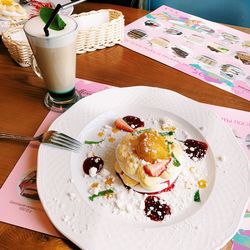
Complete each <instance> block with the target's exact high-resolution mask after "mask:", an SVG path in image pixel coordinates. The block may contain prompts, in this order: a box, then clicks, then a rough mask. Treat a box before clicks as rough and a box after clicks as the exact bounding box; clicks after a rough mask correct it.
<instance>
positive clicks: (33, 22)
mask: <svg viewBox="0 0 250 250" xmlns="http://www.w3.org/2000/svg"><path fill="white" fill-rule="evenodd" d="M62 19H63V21H64V22H65V23H66V26H65V27H64V29H62V30H59V31H56V30H52V29H49V36H45V33H44V30H43V28H44V26H45V23H44V22H43V21H42V19H41V18H40V17H39V16H37V17H33V18H32V19H30V20H29V21H27V22H26V24H25V26H24V31H25V34H26V36H27V38H28V41H29V44H30V46H31V48H32V51H33V54H34V57H35V59H36V62H37V65H38V68H39V70H40V74H41V76H42V78H43V79H44V82H45V85H46V88H47V89H48V94H47V96H46V97H45V105H46V106H47V107H49V108H50V109H52V110H54V111H59V112H63V111H64V110H65V109H67V108H69V107H70V106H71V105H72V104H73V103H75V102H76V101H77V100H78V99H79V97H78V95H77V93H76V91H75V71H76V35H77V33H76V30H77V23H76V22H75V20H74V19H73V18H71V17H69V16H63V17H62ZM33 69H34V67H33ZM34 71H35V72H36V73H38V74H39V72H37V70H36V69H34Z"/></svg>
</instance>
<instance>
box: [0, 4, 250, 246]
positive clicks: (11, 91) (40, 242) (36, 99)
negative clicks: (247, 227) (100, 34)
mask: <svg viewBox="0 0 250 250" xmlns="http://www.w3.org/2000/svg"><path fill="white" fill-rule="evenodd" d="M104 8H111V9H117V10H120V11H122V12H123V14H124V16H125V21H126V24H129V23H131V22H133V21H135V20H136V19H138V18H140V17H142V16H144V15H145V14H146V11H144V10H140V9H133V8H127V7H122V6H118V5H117V6H116V5H110V4H97V3H82V4H81V5H79V6H76V7H75V13H80V12H83V11H84V12H87V11H91V10H98V9H104ZM236 28H237V29H239V30H242V31H245V32H247V33H249V34H250V29H246V28H239V27H236ZM0 46H1V47H0V51H1V54H0V117H1V119H0V131H5V132H10V133H17V134H23V135H33V134H34V133H35V132H36V130H37V128H38V126H39V125H40V124H41V122H42V121H43V119H44V118H45V116H46V115H47V113H48V110H47V109H46V108H45V107H44V105H43V98H44V95H45V93H46V90H45V89H44V88H41V85H42V81H41V80H40V79H38V78H37V77H36V76H35V75H34V73H33V72H32V70H31V69H30V68H22V67H20V66H18V65H17V64H16V63H15V62H14V61H13V60H12V59H11V57H10V56H9V54H8V52H7V50H6V48H5V47H4V45H3V44H2V43H1V45H0ZM77 77H78V78H82V79H87V80H92V81H96V82H102V83H106V84H110V85H113V86H118V87H126V86H134V85H148V86H155V87H162V88H167V89H171V90H174V91H177V92H179V93H180V94H182V95H185V96H187V97H190V98H192V99H194V100H197V101H200V102H204V103H209V104H213V105H219V106H224V107H229V108H235V109H240V110H245V111H250V105H249V102H248V101H247V100H244V99H242V98H240V97H238V96H236V95H233V94H230V93H228V92H226V91H223V90H221V89H219V88H216V87H214V86H212V85H210V84H207V83H205V82H202V81H200V80H198V79H196V78H193V77H191V76H189V75H186V74H184V73H182V72H180V71H177V70H175V69H173V68H170V67H168V66H166V65H163V64H161V63H158V62H156V61H154V60H152V59H149V58H147V57H145V56H142V55H140V54H137V53H135V52H133V51H131V50H129V49H126V48H124V47H122V46H118V45H117V46H114V47H111V48H107V49H104V50H99V51H95V52H92V53H86V54H83V55H78V56H77ZM0 149H1V151H0V185H1V186H2V185H3V183H4V181H5V180H6V178H7V176H8V175H9V174H10V172H11V171H12V169H13V167H14V166H15V164H16V162H17V160H18V159H19V158H20V156H21V155H22V153H23V151H24V149H25V145H24V144H19V143H9V142H6V141H5V142H4V141H0ZM0 205H1V203H0ZM24 241H25V243H24ZM230 244H231V243H228V245H227V246H226V247H225V248H224V250H225V249H229V247H230ZM59 248H60V249H71V248H73V249H76V248H77V247H76V246H74V245H73V244H72V243H70V242H69V241H67V240H61V239H57V238H55V237H50V236H47V235H45V234H41V233H37V232H33V231H30V230H26V229H23V228H19V227H16V226H12V225H8V224H5V223H0V249H59Z"/></svg>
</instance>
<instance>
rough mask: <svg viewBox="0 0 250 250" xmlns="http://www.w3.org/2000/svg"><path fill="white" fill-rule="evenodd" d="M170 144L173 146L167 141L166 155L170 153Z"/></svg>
mask: <svg viewBox="0 0 250 250" xmlns="http://www.w3.org/2000/svg"><path fill="white" fill-rule="evenodd" d="M171 144H173V142H171V141H167V151H168V153H170V152H171V149H170V145H171Z"/></svg>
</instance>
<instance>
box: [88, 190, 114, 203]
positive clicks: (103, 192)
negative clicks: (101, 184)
mask: <svg viewBox="0 0 250 250" xmlns="http://www.w3.org/2000/svg"><path fill="white" fill-rule="evenodd" d="M112 193H114V191H113V190H112V189H106V190H103V191H100V192H99V193H98V194H93V195H91V196H89V199H90V200H91V201H93V200H94V199H95V198H97V197H101V196H105V195H106V194H112Z"/></svg>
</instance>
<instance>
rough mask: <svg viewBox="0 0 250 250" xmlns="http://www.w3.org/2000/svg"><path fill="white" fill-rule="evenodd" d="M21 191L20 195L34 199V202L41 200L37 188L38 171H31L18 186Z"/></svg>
mask: <svg viewBox="0 0 250 250" xmlns="http://www.w3.org/2000/svg"><path fill="white" fill-rule="evenodd" d="M18 187H19V190H20V193H19V194H20V195H21V196H23V197H25V198H28V199H32V200H39V196H38V192H37V186H36V170H33V171H31V172H30V173H28V174H27V175H26V176H25V177H24V178H23V179H22V180H21V182H20V184H19V185H18Z"/></svg>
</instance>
